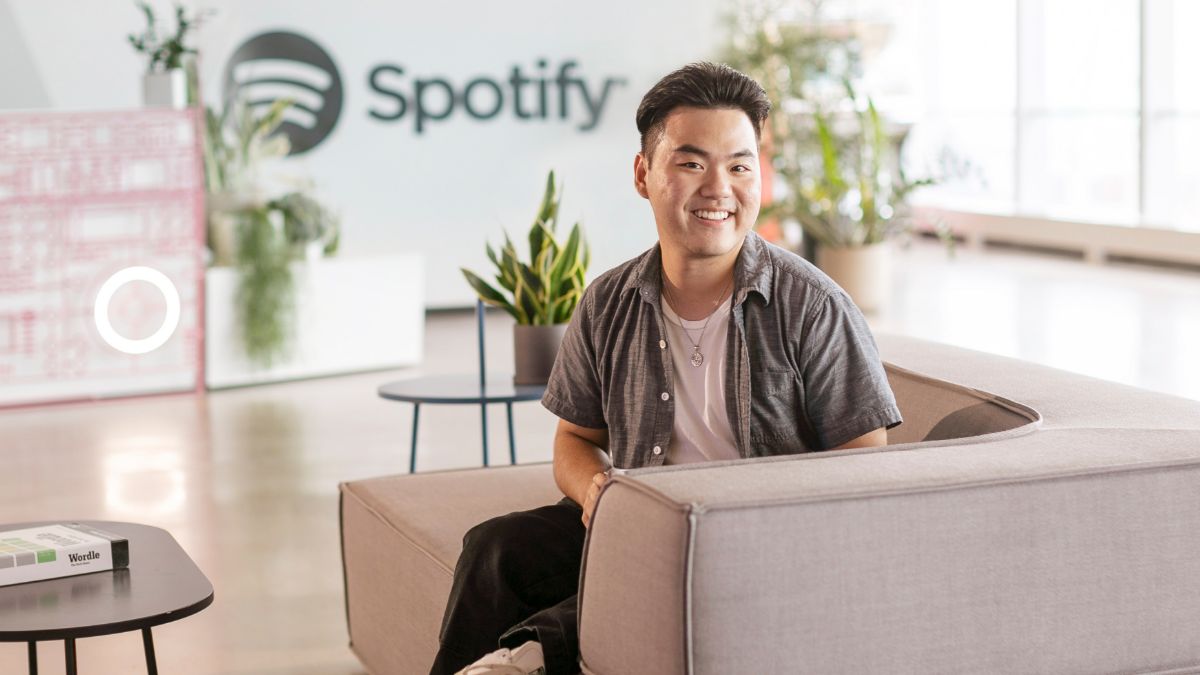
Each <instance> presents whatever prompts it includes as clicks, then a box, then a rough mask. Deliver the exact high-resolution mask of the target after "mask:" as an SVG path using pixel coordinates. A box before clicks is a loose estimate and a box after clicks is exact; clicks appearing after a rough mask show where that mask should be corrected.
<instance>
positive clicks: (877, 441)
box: [831, 427, 887, 450]
mask: <svg viewBox="0 0 1200 675" xmlns="http://www.w3.org/2000/svg"><path fill="white" fill-rule="evenodd" d="M881 445H887V428H886V427H879V428H878V429H876V430H875V431H870V432H867V433H865V434H863V435H862V436H859V437H858V438H854V439H851V440H849V441H846V442H845V443H843V444H841V445H839V446H837V447H836V448H831V449H832V450H849V449H851V448H878V447H879V446H881Z"/></svg>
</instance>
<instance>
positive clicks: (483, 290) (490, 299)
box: [459, 268, 517, 317]
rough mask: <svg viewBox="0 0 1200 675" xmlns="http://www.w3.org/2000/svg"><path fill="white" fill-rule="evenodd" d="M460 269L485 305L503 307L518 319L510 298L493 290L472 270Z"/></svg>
mask: <svg viewBox="0 0 1200 675" xmlns="http://www.w3.org/2000/svg"><path fill="white" fill-rule="evenodd" d="M459 269H460V270H461V271H462V273H463V276H464V277H466V279H467V283H468V284H470V285H471V288H473V289H475V293H476V294H477V295H478V296H479V299H480V300H483V301H484V302H485V303H487V304H489V305H493V306H495V307H501V308H503V309H504V310H505V311H507V312H508V313H509V314H512V315H513V317H516V315H517V314H516V311H515V310H514V309H513V306H512V303H510V302H509V301H508V298H506V297H504V295H503V294H502V293H500V291H497V290H496V289H495V288H492V286H491V285H490V284H488V282H486V281H484V280H483V279H480V278H479V277H478V276H476V275H475V273H474V272H471V271H470V270H468V269H465V268H459Z"/></svg>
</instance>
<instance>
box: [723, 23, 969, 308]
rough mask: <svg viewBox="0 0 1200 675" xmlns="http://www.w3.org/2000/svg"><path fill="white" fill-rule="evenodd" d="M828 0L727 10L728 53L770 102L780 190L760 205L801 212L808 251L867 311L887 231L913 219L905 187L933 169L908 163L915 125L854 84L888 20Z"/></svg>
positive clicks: (793, 218)
mask: <svg viewBox="0 0 1200 675" xmlns="http://www.w3.org/2000/svg"><path fill="white" fill-rule="evenodd" d="M823 5H824V3H823V2H821V0H807V1H806V2H801V3H799V4H798V5H796V6H795V7H793V8H792V9H793V11H789V12H782V11H777V9H778V8H776V7H775V5H773V4H771V3H767V4H754V3H751V4H750V5H744V6H742V7H741V9H740V11H739V12H737V13H734V14H732V15H731V16H730V19H731V20H730V24H731V25H732V26H734V31H733V34H732V36H731V40H730V44H729V46H728V47H727V49H726V53H725V59H726V60H727V61H728V62H729V63H730V64H731V65H732V66H734V67H735V68H738V69H739V70H742V71H743V72H745V73H746V74H748V75H750V76H751V77H754V78H755V79H756V80H757V81H758V82H759V83H760V84H761V85H762V86H763V88H764V89H765V90H766V92H767V96H768V97H769V98H770V99H771V103H772V114H771V116H770V118H769V123H768V128H767V129H766V130H764V134H763V150H764V154H766V155H767V156H769V157H770V161H771V166H772V167H773V168H774V170H775V173H776V180H775V183H774V186H775V187H776V188H779V192H777V193H776V195H775V199H774V201H773V203H771V204H770V205H769V206H766V207H764V209H763V215H764V216H765V218H766V219H770V218H778V219H781V220H782V221H785V222H796V223H798V224H799V225H800V227H801V229H802V230H803V232H804V248H805V255H806V257H809V258H810V259H813V260H814V262H815V263H816V264H817V266H818V267H820V268H821V269H822V270H823V271H824V272H825V273H826V274H828V275H829V276H830V277H831V278H832V279H833V280H834V281H835V282H837V283H838V284H839V285H840V286H842V288H844V289H845V290H846V292H847V293H849V294H850V297H851V298H853V299H854V301H855V303H856V304H857V305H858V306H859V308H860V309H862V310H863V311H865V312H870V311H875V310H878V309H881V308H882V306H883V305H884V300H885V298H886V297H887V295H888V292H889V288H888V284H889V283H890V271H889V270H890V267H891V255H892V252H891V247H890V245H889V243H888V242H889V240H890V239H892V238H894V237H895V236H896V235H898V234H901V233H904V232H905V231H907V230H909V229H910V227H911V218H910V209H909V207H908V199H909V197H910V196H911V193H912V192H913V191H914V190H917V189H919V188H921V187H923V186H926V185H930V184H933V183H934V182H935V181H934V180H933V179H931V178H928V177H922V178H919V179H915V180H914V179H911V178H910V177H909V176H907V175H905V172H904V170H903V166H902V164H901V162H900V149H901V147H902V146H903V143H904V139H905V137H906V136H907V134H908V130H909V127H908V126H907V125H898V124H892V123H888V122H887V120H886V118H885V116H884V115H882V114H881V113H880V112H879V111H878V110H877V109H876V107H875V103H874V101H872V99H871V98H870V97H866V96H863V95H861V94H860V93H859V92H857V91H856V85H855V83H856V82H860V81H861V79H862V74H861V59H862V54H863V53H866V52H872V51H878V50H879V49H880V48H881V46H882V39H883V36H884V35H885V34H886V31H882V30H878V28H879V27H878V26H871V25H867V24H862V23H859V22H853V21H850V22H847V21H832V22H831V21H826V20H825V19H824V18H823V16H822V7H823ZM938 230H939V234H941V235H942V236H943V239H944V240H946V241H949V240H948V239H947V235H948V233H947V232H946V231H945V230H944V228H943V227H940V226H939V228H938Z"/></svg>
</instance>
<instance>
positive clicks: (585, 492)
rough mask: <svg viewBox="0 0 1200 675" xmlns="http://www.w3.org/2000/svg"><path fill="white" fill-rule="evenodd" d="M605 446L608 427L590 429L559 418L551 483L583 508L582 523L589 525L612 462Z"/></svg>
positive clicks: (606, 445) (555, 436)
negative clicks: (556, 485)
mask: <svg viewBox="0 0 1200 675" xmlns="http://www.w3.org/2000/svg"><path fill="white" fill-rule="evenodd" d="M607 448H608V429H589V428H587V427H581V426H577V425H575V424H571V423H570V422H568V421H566V420H559V421H558V431H557V432H556V433H555V434H554V482H555V483H557V484H558V489H560V490H562V492H563V494H564V495H566V496H568V497H570V498H571V501H573V502H575V503H576V504H579V506H580V507H582V508H583V516H582V520H583V526H584V527H588V526H589V524H590V523H591V520H592V511H593V510H595V508H596V497H598V496H599V495H600V487H601V486H603V485H604V481H605V480H607V474H606V473H605V472H606V471H607V470H608V469H609V468H610V467H612V462H611V461H609V459H608V454H607V453H606V452H605V449H607Z"/></svg>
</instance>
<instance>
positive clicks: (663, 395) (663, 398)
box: [662, 391, 671, 401]
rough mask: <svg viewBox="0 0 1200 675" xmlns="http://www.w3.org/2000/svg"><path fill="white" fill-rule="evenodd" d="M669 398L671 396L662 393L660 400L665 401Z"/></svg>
mask: <svg viewBox="0 0 1200 675" xmlns="http://www.w3.org/2000/svg"><path fill="white" fill-rule="evenodd" d="M669 398H671V395H670V394H668V393H667V392H665V391H664V392H663V393H662V400H664V401H666V400H667V399H669Z"/></svg>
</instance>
